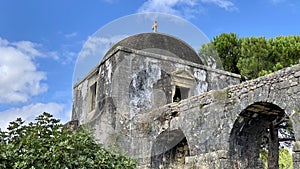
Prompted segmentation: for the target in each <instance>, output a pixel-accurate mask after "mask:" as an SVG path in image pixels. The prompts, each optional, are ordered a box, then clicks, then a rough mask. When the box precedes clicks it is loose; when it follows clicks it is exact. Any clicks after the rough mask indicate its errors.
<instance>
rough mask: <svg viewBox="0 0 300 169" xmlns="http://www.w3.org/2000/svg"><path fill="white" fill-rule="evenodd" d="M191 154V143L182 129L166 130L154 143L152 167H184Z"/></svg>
mask: <svg viewBox="0 0 300 169" xmlns="http://www.w3.org/2000/svg"><path fill="white" fill-rule="evenodd" d="M189 155H190V150H189V145H188V142H187V139H186V137H185V135H184V133H183V132H182V130H180V129H176V130H172V131H164V132H162V133H161V134H159V135H158V136H157V138H156V140H155V142H154V143H153V145H152V150H151V168H171V167H172V165H176V166H177V167H178V166H182V167H184V164H185V157H187V156H189Z"/></svg>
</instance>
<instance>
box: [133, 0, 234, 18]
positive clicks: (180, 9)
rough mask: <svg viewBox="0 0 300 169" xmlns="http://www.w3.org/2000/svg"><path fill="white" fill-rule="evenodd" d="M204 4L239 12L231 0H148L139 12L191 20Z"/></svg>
mask: <svg viewBox="0 0 300 169" xmlns="http://www.w3.org/2000/svg"><path fill="white" fill-rule="evenodd" d="M203 4H214V5H217V6H218V7H220V8H223V9H225V10H227V11H234V10H237V7H235V5H234V3H233V2H231V1H229V0H148V1H146V2H145V3H144V4H143V5H142V6H141V7H140V8H139V9H138V12H162V13H168V14H171V15H177V16H182V17H185V18H191V17H193V16H194V15H195V14H197V13H199V12H201V11H202V10H203V9H202V8H203V7H202V6H201V5H203Z"/></svg>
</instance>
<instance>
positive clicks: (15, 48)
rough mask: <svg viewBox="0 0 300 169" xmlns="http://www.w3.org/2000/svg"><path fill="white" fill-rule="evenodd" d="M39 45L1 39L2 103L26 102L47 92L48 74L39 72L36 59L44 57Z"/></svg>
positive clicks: (0, 87) (0, 100) (0, 88)
mask: <svg viewBox="0 0 300 169" xmlns="http://www.w3.org/2000/svg"><path fill="white" fill-rule="evenodd" d="M37 46H38V45H37V44H34V43H31V42H29V41H20V42H13V43H10V42H9V41H7V40H5V39H2V38H0V79H1V80H0V103H19V102H26V101H28V99H29V98H30V97H31V96H35V95H38V94H40V93H43V92H45V91H47V85H46V84H45V83H43V80H45V79H46V73H45V72H42V71H38V70H37V66H36V65H35V63H34V58H35V57H44V54H43V53H42V52H40V51H39V50H38V49H37Z"/></svg>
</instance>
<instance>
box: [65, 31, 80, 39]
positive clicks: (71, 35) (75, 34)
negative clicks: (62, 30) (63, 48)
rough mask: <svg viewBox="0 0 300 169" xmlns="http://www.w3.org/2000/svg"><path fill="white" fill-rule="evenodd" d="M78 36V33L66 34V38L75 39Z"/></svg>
mask: <svg viewBox="0 0 300 169" xmlns="http://www.w3.org/2000/svg"><path fill="white" fill-rule="evenodd" d="M77 34H78V33H77V32H73V33H69V34H65V38H73V37H75V36H77Z"/></svg>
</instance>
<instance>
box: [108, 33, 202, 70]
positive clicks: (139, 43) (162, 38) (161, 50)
mask: <svg viewBox="0 0 300 169" xmlns="http://www.w3.org/2000/svg"><path fill="white" fill-rule="evenodd" d="M117 46H123V47H128V48H132V49H136V50H143V51H147V52H152V53H155V54H161V55H167V56H171V57H176V58H181V59H183V60H187V61H191V62H194V63H198V64H202V62H201V60H200V57H199V56H198V55H197V53H196V52H195V50H194V49H193V48H192V47H191V46H189V45H188V44H187V43H185V42H184V41H182V40H180V39H178V38H175V37H173V36H170V35H166V34H161V33H142V34H137V35H133V36H130V37H127V38H125V39H123V40H121V41H120V42H118V43H117V44H115V45H114V47H112V48H111V49H110V50H109V51H108V52H107V54H108V53H110V52H111V51H112V50H113V49H114V48H115V47H117Z"/></svg>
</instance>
